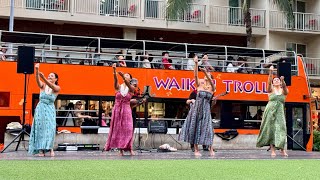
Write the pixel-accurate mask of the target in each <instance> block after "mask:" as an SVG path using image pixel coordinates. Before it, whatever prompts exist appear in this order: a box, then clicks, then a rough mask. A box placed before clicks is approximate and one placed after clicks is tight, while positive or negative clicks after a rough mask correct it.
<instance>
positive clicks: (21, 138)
mask: <svg viewBox="0 0 320 180" xmlns="http://www.w3.org/2000/svg"><path fill="white" fill-rule="evenodd" d="M26 99H27V73H24V93H23V107H22V109H23V112H22V129H21V131H20V132H19V134H18V135H17V136H16V137H15V138H14V139H13V140H12V141H11V142H10V143H9V144H8V145H7V146H6V147H5V148H4V149H3V150H2V151H1V153H3V152H4V151H5V150H6V149H8V148H9V147H10V146H11V145H12V144H13V143H15V142H17V143H18V144H17V146H16V149H15V151H18V148H19V145H20V142H21V141H27V140H25V139H24V135H28V136H29V137H30V135H29V133H28V132H27V131H26V126H25V120H26ZM18 138H19V140H18V141H16V140H17V139H18Z"/></svg>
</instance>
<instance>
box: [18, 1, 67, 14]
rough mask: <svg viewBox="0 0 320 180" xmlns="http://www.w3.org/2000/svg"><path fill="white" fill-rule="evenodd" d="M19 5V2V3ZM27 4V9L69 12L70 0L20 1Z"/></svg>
mask: <svg viewBox="0 0 320 180" xmlns="http://www.w3.org/2000/svg"><path fill="white" fill-rule="evenodd" d="M18 3H19V1H18ZM20 3H21V4H22V5H23V3H25V4H24V5H25V8H26V9H34V10H43V11H65V12H68V11H69V1H68V0H26V1H20Z"/></svg>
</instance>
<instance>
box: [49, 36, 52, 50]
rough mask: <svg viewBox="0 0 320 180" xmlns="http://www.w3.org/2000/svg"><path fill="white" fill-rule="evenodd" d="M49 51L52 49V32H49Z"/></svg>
mask: <svg viewBox="0 0 320 180" xmlns="http://www.w3.org/2000/svg"><path fill="white" fill-rule="evenodd" d="M49 48H50V51H51V50H52V34H50V45H49Z"/></svg>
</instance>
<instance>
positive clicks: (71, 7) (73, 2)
mask: <svg viewBox="0 0 320 180" xmlns="http://www.w3.org/2000/svg"><path fill="white" fill-rule="evenodd" d="M70 2H71V3H70ZM69 3H70V4H69V8H70V10H69V11H70V13H71V16H73V15H74V12H75V7H76V6H75V3H76V0H70V1H69Z"/></svg>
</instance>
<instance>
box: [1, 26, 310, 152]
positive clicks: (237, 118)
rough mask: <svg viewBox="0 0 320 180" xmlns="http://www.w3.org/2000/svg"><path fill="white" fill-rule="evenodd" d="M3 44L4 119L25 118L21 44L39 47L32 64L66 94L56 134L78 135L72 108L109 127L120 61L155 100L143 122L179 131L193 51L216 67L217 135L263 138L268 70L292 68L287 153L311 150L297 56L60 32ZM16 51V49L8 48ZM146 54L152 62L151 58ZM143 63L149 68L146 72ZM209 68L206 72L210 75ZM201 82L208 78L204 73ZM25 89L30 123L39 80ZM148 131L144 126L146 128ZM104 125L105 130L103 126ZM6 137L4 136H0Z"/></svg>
mask: <svg viewBox="0 0 320 180" xmlns="http://www.w3.org/2000/svg"><path fill="white" fill-rule="evenodd" d="M0 38H1V44H2V45H4V44H5V45H6V46H7V47H8V53H7V54H6V58H7V61H1V62H0V77H1V78H0V98H1V101H0V116H4V117H5V116H20V117H21V118H22V104H23V96H24V74H19V73H17V49H18V46H22V45H25V46H34V47H35V62H39V63H40V71H42V72H43V73H44V74H48V73H50V72H56V73H57V74H58V75H59V84H60V86H61V92H60V94H59V96H58V97H57V100H56V102H55V104H56V109H57V125H58V130H62V129H65V130H69V131H71V132H76V133H81V125H79V124H77V123H76V121H75V119H76V118H77V117H75V115H74V114H75V113H74V111H76V110H75V107H74V105H75V104H76V103H77V102H78V101H80V102H81V104H83V106H82V107H81V109H78V110H79V111H80V110H81V111H82V112H83V113H84V114H88V115H90V116H91V117H92V119H93V120H94V123H95V126H98V127H100V128H106V127H108V121H109V119H110V117H111V112H112V111H111V109H112V106H113V101H114V95H115V90H114V88H113V75H112V68H111V66H110V64H111V63H117V62H118V61H119V60H118V59H117V58H118V57H119V56H120V55H122V56H123V58H124V59H122V61H125V62H126V65H127V67H118V68H117V71H123V72H129V73H130V74H131V75H132V76H133V77H134V78H137V79H138V81H139V87H140V89H141V90H143V89H146V87H148V89H149V90H151V91H150V94H151V97H150V98H149V99H148V101H147V103H146V104H143V105H140V106H139V107H138V108H137V114H138V118H139V119H143V120H146V121H149V120H163V121H167V122H168V126H169V128H173V129H179V128H181V124H182V122H183V120H184V119H185V117H186V115H187V112H188V106H187V105H186V103H185V102H186V99H187V98H188V97H189V94H190V93H191V91H193V90H194V89H195V83H194V79H193V77H194V74H193V71H192V67H193V66H192V62H191V61H193V60H192V58H189V57H190V56H189V55H190V54H192V53H194V54H197V55H198V56H199V59H201V58H202V55H203V54H205V55H207V56H208V60H207V61H208V62H209V63H203V62H204V61H205V60H201V62H200V65H202V66H204V67H209V66H210V68H212V72H211V73H212V74H213V75H214V81H215V84H216V87H217V90H216V92H215V95H218V94H221V93H223V92H228V94H227V95H225V96H221V97H219V98H218V101H217V103H216V104H215V105H214V106H213V107H212V112H211V113H212V118H213V125H214V128H215V133H223V132H225V131H226V130H229V129H236V130H237V131H238V132H239V134H240V135H241V136H242V137H245V136H246V135H258V133H259V127H260V123H261V118H262V114H263V111H264V108H265V106H266V104H267V101H268V95H267V79H268V67H269V66H270V65H272V64H273V65H275V66H277V62H279V61H280V62H281V61H286V62H290V63H291V82H292V83H291V86H289V87H288V88H289V95H288V96H287V98H286V103H285V114H286V121H287V134H288V144H287V147H288V149H303V150H308V151H310V150H312V143H313V140H312V133H311V132H312V120H311V114H310V113H311V110H310V106H311V103H310V102H311V100H310V90H309V83H308V77H307V74H306V71H305V64H304V62H303V59H302V58H301V57H299V56H297V55H296V54H295V53H294V52H285V51H273V50H264V49H259V48H244V47H231V46H218V45H203V44H187V43H171V42H156V41H144V40H125V39H110V38H100V37H79V36H65V35H55V34H40V33H26V32H7V31H1V37H0ZM10 48H12V49H10ZM165 53H168V54H169V58H168V60H169V62H170V63H171V65H172V67H173V69H165V66H164V65H163V63H162V58H163V57H162V54H165ZM147 55H148V56H147ZM144 60H148V61H147V62H150V64H151V67H152V68H144V66H143V63H144V62H145V61H144ZM210 68H209V69H210ZM199 76H200V77H202V76H204V75H203V73H201V72H199ZM26 77H27V81H26V82H27V84H26V88H27V89H26V92H27V99H26V118H25V120H26V123H28V124H31V123H32V117H33V113H34V112H33V110H34V108H35V106H36V104H37V102H38V99H39V88H38V87H37V85H36V81H35V76H34V74H30V75H29V74H28V75H27V76H26ZM140 125H142V126H143V127H146V126H147V124H146V123H143V122H141V123H140ZM105 126H106V127H105ZM1 133H2V134H3V133H4V132H1Z"/></svg>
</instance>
